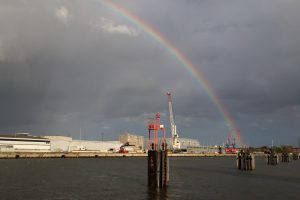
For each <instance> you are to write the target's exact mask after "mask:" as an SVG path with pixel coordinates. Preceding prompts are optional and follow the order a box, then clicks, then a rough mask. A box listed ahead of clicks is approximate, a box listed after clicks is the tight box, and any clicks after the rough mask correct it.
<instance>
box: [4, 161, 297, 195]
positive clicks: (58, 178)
mask: <svg viewBox="0 0 300 200" xmlns="http://www.w3.org/2000/svg"><path fill="white" fill-rule="evenodd" d="M235 159H236V158H235V157H176V158H170V182H169V186H168V187H167V188H166V189H165V190H161V191H153V190H149V189H148V187H147V158H146V157H139V158H129V157H124V158H78V159H71V158H70V159H67V158H62V159H9V160H8V159H3V160H0V169H1V170H0V176H1V178H0V199H1V200H6V199H7V200H10V199H12V200H15V199H22V200H24V199H30V200H47V199H49V200H50V199H57V200H64V199H66V200H67V199H70V200H73V199H74V200H81V199H89V200H90V199H98V200H99V199H130V200H141V199H148V200H150V199H162V200H166V199H168V200H173V199H178V200H179V199H181V200H185V199H187V200H188V199H195V200H201V199H203V200H210V199H212V200H213V199H222V200H235V199H237V200H239V199H249V200H250V199H251V200H253V199H272V200H277V199H278V200H282V199H289V200H294V199H295V200H299V199H300V161H293V162H290V163H279V165H277V166H270V165H267V163H266V160H265V158H264V157H258V158H256V170H254V171H239V170H237V168H236V160H235Z"/></svg>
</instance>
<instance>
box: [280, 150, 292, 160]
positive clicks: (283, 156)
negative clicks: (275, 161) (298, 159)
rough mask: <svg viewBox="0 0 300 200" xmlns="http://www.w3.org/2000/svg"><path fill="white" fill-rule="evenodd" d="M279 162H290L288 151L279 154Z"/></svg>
mask: <svg viewBox="0 0 300 200" xmlns="http://www.w3.org/2000/svg"><path fill="white" fill-rule="evenodd" d="M281 162H290V156H289V154H288V153H286V152H283V153H282V154H281Z"/></svg>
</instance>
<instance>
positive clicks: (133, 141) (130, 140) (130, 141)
mask: <svg viewBox="0 0 300 200" xmlns="http://www.w3.org/2000/svg"><path fill="white" fill-rule="evenodd" d="M119 141H120V142H121V143H122V144H127V145H129V146H133V148H134V149H135V150H137V151H138V150H140V151H143V150H144V137H143V136H139V135H134V134H130V133H124V134H121V135H120V136H119Z"/></svg>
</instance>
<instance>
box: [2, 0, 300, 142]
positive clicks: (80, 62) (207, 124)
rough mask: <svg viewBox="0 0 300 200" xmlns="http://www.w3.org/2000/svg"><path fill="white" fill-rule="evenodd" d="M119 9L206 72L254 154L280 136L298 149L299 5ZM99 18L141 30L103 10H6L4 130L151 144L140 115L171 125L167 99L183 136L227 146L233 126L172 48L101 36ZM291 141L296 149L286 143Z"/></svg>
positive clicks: (172, 4) (81, 5)
mask: <svg viewBox="0 0 300 200" xmlns="http://www.w3.org/2000/svg"><path fill="white" fill-rule="evenodd" d="M121 4H122V5H123V6H124V7H126V8H128V9H129V10H130V11H132V12H133V13H135V14H137V15H138V16H139V17H141V18H142V19H144V20H145V21H147V22H148V23H149V24H151V25H153V27H155V28H156V29H157V30H159V31H160V32H161V33H162V34H163V35H165V36H166V37H167V38H168V39H169V40H170V41H171V42H172V43H174V44H175V45H176V47H177V48H178V49H180V50H181V51H183V52H184V53H185V54H186V55H187V56H188V57H189V58H190V59H191V60H192V62H193V63H194V64H195V66H196V67H197V68H199V70H201V71H202V72H203V73H204V75H205V76H206V78H207V79H208V81H209V82H210V84H211V85H212V88H213V89H214V90H215V92H216V93H217V94H218V95H219V96H220V98H221V100H222V102H223V103H224V105H225V106H226V108H227V109H228V111H229V113H230V114H231V115H232V117H233V118H234V119H235V120H236V122H237V124H238V126H239V128H240V129H241V130H242V132H241V133H242V136H244V138H246V139H247V138H248V140H249V141H250V142H251V143H252V144H254V145H255V144H261V143H263V142H266V141H269V138H270V137H272V136H274V137H275V136H276V137H277V138H278V140H280V139H282V141H283V142H290V143H293V141H294V139H292V138H293V137H294V138H295V137H297V134H296V132H297V131H298V132H299V127H298V126H297V125H296V121H297V120H299V109H297V108H298V106H299V102H300V89H299V85H300V82H299V79H298V74H299V73H300V71H299V69H300V68H299V63H300V60H299V56H298V55H299V51H300V43H299V40H298V35H299V32H300V24H299V20H298V19H299V17H300V16H299V12H298V10H299V7H300V3H298V2H297V1H286V2H282V1H279V0H278V1H277V0H276V1H273V2H272V4H270V3H266V2H261V1H251V2H246V3H245V2H244V3H241V2H238V1H234V0H232V1H226V2H225V1H222V2H220V1H164V2H158V1H139V3H136V2H134V3H133V2H128V1H127V2H121ZM60 8H65V9H66V10H67V11H68V12H67V15H66V13H65V12H64V13H65V14H64V15H62V16H65V17H67V18H68V20H67V21H60V20H59V19H58V18H57V16H56V15H55V14H56V11H57V10H59V9H60ZM153 13H155V14H153ZM68 16H69V17H68ZM101 18H105V19H108V20H112V21H113V22H115V23H116V24H121V25H124V26H126V27H133V28H134V29H135V30H139V31H141V30H140V29H139V27H136V26H135V24H133V23H131V22H129V21H128V20H126V19H125V18H124V17H122V16H120V15H117V14H116V13H112V12H111V10H109V9H108V8H107V7H106V6H105V4H102V3H101V1H88V2H86V1H43V2H41V1H34V0H27V1H9V2H8V1H0V26H1V29H0V97H1V98H0V110H1V115H0V120H1V125H0V131H2V132H9V131H11V130H12V129H15V130H25V131H28V132H32V133H36V134H70V135H73V136H76V134H77V133H76V130H77V129H78V126H83V127H85V129H86V131H87V132H88V133H87V135H86V137H87V138H95V137H96V136H95V134H97V132H99V131H100V130H103V131H105V132H106V133H107V134H108V135H109V136H107V137H110V138H116V137H117V135H118V134H119V133H120V132H122V131H125V130H130V131H133V132H136V133H140V134H143V133H144V131H145V127H144V125H145V121H146V120H147V119H146V118H147V116H146V115H144V114H147V113H148V114H149V115H150V113H155V112H157V111H160V112H162V113H163V114H164V115H163V116H164V117H165V118H164V119H163V120H164V123H165V124H166V125H167V123H168V121H167V119H166V115H165V114H166V112H167V102H166V97H165V92H166V91H168V90H170V91H171V92H172V93H173V95H174V111H175V114H176V119H178V128H179V129H180V130H181V134H182V135H183V136H186V137H194V138H198V139H200V140H201V141H206V142H208V141H210V142H211V143H213V141H218V142H219V143H220V142H221V141H222V140H224V139H225V138H226V136H227V132H228V127H227V126H226V123H225V122H224V119H223V118H222V116H221V114H220V112H219V111H218V109H217V108H216V106H215V105H214V104H213V103H212V102H211V99H210V98H209V96H208V94H207V93H206V92H205V90H204V89H203V86H201V84H199V83H198V82H197V80H195V78H193V77H192V75H191V74H190V73H189V72H187V70H186V69H185V68H184V67H183V66H182V65H181V64H180V63H179V62H178V61H177V60H176V59H175V58H174V57H173V56H172V55H171V54H170V53H169V52H168V51H167V50H166V49H164V48H163V47H162V46H161V45H160V44H158V43H157V42H156V41H155V40H153V38H151V37H149V35H147V34H146V33H144V32H142V31H141V32H139V34H138V35H136V36H135V37H130V36H129V35H126V34H110V33H108V32H102V31H99V30H97V29H95V28H93V27H92V26H91V23H92V22H95V21H97V20H99V19H101ZM289 113H292V114H289ZM279 116H281V117H279ZM257 119H261V123H257ZM267 119H270V120H274V121H276V125H274V123H270V122H268V121H267ZM251 124H252V125H253V124H256V125H257V126H255V127H254V126H251ZM279 126H280V127H279ZM105 127H110V129H107V128H105ZM180 127H181V128H180ZM290 127H293V130H291V128H290ZM277 128H278V129H277ZM276 130H278V131H276ZM284 130H286V131H287V132H291V134H290V138H291V139H285V138H283V137H282V136H281V132H283V131H284ZM254 132H255V133H254ZM259 134H261V137H262V139H261V141H260V142H258V141H255V137H254V136H257V135H259Z"/></svg>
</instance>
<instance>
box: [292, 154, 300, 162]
mask: <svg viewBox="0 0 300 200" xmlns="http://www.w3.org/2000/svg"><path fill="white" fill-rule="evenodd" d="M292 157H293V160H299V159H300V156H299V155H298V153H293V155H292Z"/></svg>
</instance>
